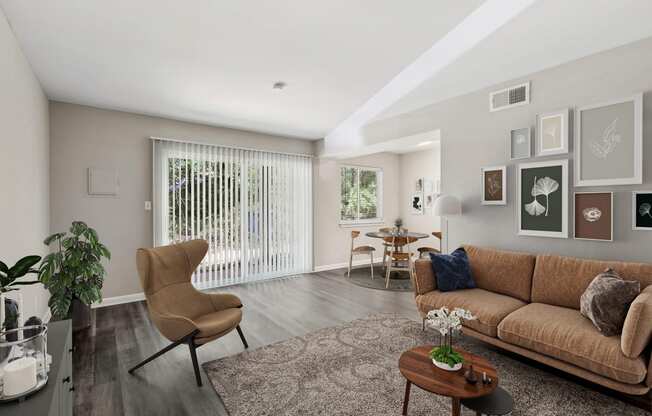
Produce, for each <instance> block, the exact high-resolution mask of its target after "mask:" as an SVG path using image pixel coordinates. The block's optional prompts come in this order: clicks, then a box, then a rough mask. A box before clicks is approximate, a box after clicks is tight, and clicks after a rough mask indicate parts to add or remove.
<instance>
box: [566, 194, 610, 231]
mask: <svg viewBox="0 0 652 416" xmlns="http://www.w3.org/2000/svg"><path fill="white" fill-rule="evenodd" d="M612 206H613V194H612V193H611V192H576V193H575V238H577V239H587V240H602V241H612V240H613V209H612Z"/></svg>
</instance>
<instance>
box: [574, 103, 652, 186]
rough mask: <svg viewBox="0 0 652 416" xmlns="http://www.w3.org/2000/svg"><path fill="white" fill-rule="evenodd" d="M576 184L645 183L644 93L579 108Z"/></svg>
mask: <svg viewBox="0 0 652 416" xmlns="http://www.w3.org/2000/svg"><path fill="white" fill-rule="evenodd" d="M575 125H576V134H575V141H574V144H575V151H574V153H575V175H574V176H575V186H576V187H581V186H611V185H636V184H642V183H643V93H639V94H635V95H632V96H629V97H626V98H620V99H617V100H611V101H607V102H603V103H599V104H593V105H588V106H584V107H580V108H577V110H576V113H575Z"/></svg>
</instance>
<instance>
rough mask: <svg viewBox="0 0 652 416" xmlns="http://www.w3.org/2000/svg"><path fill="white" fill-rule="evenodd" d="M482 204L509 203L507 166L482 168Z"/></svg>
mask: <svg viewBox="0 0 652 416" xmlns="http://www.w3.org/2000/svg"><path fill="white" fill-rule="evenodd" d="M481 203H482V205H507V167H505V166H495V167H491V168H482V200H481Z"/></svg>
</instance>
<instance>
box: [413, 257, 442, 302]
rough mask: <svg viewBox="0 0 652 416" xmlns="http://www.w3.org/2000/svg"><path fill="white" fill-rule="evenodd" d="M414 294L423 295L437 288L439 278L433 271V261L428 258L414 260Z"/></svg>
mask: <svg viewBox="0 0 652 416" xmlns="http://www.w3.org/2000/svg"><path fill="white" fill-rule="evenodd" d="M412 284H413V285H414V295H415V296H418V295H423V294H424V293H428V292H432V291H433V290H436V289H437V280H436V279H435V273H434V272H433V271H432V262H431V261H430V260H428V259H417V261H415V262H414V281H413V282H412Z"/></svg>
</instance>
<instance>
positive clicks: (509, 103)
mask: <svg viewBox="0 0 652 416" xmlns="http://www.w3.org/2000/svg"><path fill="white" fill-rule="evenodd" d="M529 103H530V83H529V82H526V83H524V84H519V85H514V86H513V87H509V88H505V89H502V90H499V91H494V92H492V93H489V111H500V110H505V109H507V108H512V107H517V106H519V105H524V104H529Z"/></svg>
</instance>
